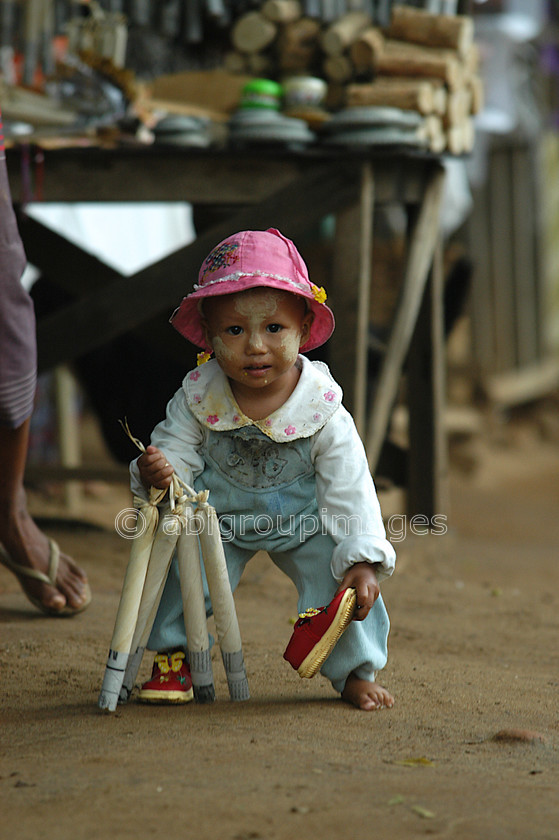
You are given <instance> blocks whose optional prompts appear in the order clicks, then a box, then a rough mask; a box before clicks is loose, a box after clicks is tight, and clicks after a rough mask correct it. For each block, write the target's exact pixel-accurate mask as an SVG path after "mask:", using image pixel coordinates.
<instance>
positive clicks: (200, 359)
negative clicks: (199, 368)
mask: <svg viewBox="0 0 559 840" xmlns="http://www.w3.org/2000/svg"><path fill="white" fill-rule="evenodd" d="M211 357H212V354H211V353H208V352H207V351H206V350H202V351H201V352H200V353H198V355H197V356H196V364H197V365H203V364H205V363H206V362H209V361H210V359H211Z"/></svg>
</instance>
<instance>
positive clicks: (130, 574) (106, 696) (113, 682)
mask: <svg viewBox="0 0 559 840" xmlns="http://www.w3.org/2000/svg"><path fill="white" fill-rule="evenodd" d="M152 491H154V492H151V491H150V501H149V502H148V503H145V502H144V501H143V500H141V499H135V504H136V505H137V507H138V518H137V522H136V530H135V536H134V537H133V541H132V548H131V551H130V560H129V562H128V566H127V567H126V574H125V576H124V584H123V587H122V594H121V596H120V603H119V605H118V611H117V615H116V619H115V626H114V630H113V637H112V640H111V647H110V650H109V656H108V658H107V665H106V668H105V677H104V679H103V685H102V687H101V693H100V695H99V700H98V705H99V708H101V709H106V710H107V711H109V712H114V710H115V709H116V706H117V703H118V697H119V694H120V690H121V687H122V683H123V680H124V675H125V672H126V668H127V665H128V657H129V655H130V649H131V645H132V637H133V635H134V631H135V629H136V621H137V618H138V610H139V607H140V602H141V598H142V592H143V588H144V583H145V579H146V574H147V569H148V563H149V558H150V555H151V548H152V540H153V536H154V534H155V530H156V528H157V522H158V511H157V501H160V500H161V498H162V497H163V493H162V491H160V490H159V491H156V490H155V489H154V488H152Z"/></svg>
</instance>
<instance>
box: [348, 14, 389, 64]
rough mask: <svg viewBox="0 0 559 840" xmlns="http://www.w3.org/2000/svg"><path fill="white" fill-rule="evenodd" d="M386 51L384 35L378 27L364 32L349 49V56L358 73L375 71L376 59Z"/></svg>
mask: <svg viewBox="0 0 559 840" xmlns="http://www.w3.org/2000/svg"><path fill="white" fill-rule="evenodd" d="M383 49H384V35H383V34H382V32H381V30H380V29H379V28H378V27H377V26H369V27H368V28H367V29H365V30H363V32H361V34H360V35H359V36H358V37H357V38H356V40H355V41H354V42H353V43H352V44H351V46H350V48H349V56H350V58H351V61H352V63H353V66H354V67H355V71H356V73H359V74H362V73H367V72H369V71H373V70H374V67H375V57H376V56H377V55H378V54H380V53H381V52H382V51H383Z"/></svg>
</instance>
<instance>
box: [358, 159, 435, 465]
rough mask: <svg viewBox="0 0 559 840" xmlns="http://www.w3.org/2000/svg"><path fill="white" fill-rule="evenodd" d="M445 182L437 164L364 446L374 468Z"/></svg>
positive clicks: (420, 217)
mask: <svg viewBox="0 0 559 840" xmlns="http://www.w3.org/2000/svg"><path fill="white" fill-rule="evenodd" d="M443 185H444V170H443V169H442V168H441V167H437V168H436V169H435V170H434V172H433V174H432V176H431V178H430V180H429V183H428V185H427V188H426V190H425V194H424V197H423V201H422V203H421V205H420V208H419V213H418V216H417V220H416V223H415V225H414V228H413V231H412V236H411V240H410V245H409V251H408V258H407V265H406V270H405V274H404V278H403V282H402V288H401V290H400V298H399V301H398V306H397V308H396V314H395V317H394V323H393V325H392V329H391V333H390V338H389V341H388V346H387V350H386V355H385V358H384V361H383V365H382V368H381V372H380V377H379V382H378V385H377V388H376V392H375V395H374V402H373V408H372V411H371V412H370V416H369V423H368V428H367V436H366V442H365V446H366V449H367V455H368V459H369V465H370V467H371V470H372V471H374V470H375V468H376V465H377V463H378V459H379V455H380V452H381V448H382V444H383V442H384V439H385V436H386V432H387V429H388V424H389V421H390V415H391V413H392V408H393V406H394V401H395V399H396V396H397V392H398V386H399V382H400V375H401V373H402V370H403V367H404V362H405V360H406V356H407V354H408V350H409V347H410V342H411V338H412V335H413V331H414V328H415V325H416V323H417V319H418V316H419V310H420V306H421V301H422V299H423V293H424V290H425V285H426V282H427V277H428V274H429V269H430V266H431V263H432V259H433V253H434V250H435V245H436V242H437V239H438V236H439V214H440V206H441V199H442V192H443Z"/></svg>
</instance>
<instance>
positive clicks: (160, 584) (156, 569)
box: [119, 508, 181, 703]
mask: <svg viewBox="0 0 559 840" xmlns="http://www.w3.org/2000/svg"><path fill="white" fill-rule="evenodd" d="M172 519H173V516H172V514H171V513H170V509H169V508H167V510H166V512H165V513H164V514H163V515H162V516H160V518H159V525H158V527H157V532H156V534H155V537H154V540H153V546H152V550H151V555H150V559H149V566H148V570H147V574H146V579H145V583H144V589H143V592H142V600H141V602H140V606H139V608H138V618H137V620H136V629H135V630H134V636H133V637H132V644H131V646H130V650H131V654H130V656H129V658H128V664H127V666H126V672H125V674H124V679H123V681H122V687H121V690H120V696H119V701H120V702H121V703H126V702H127V701H128V699H129V697H130V694H131V693H132V689H133V688H134V684H135V682H136V677H137V675H138V671H139V669H140V665H141V662H142V658H143V655H144V651H145V648H146V645H147V642H148V639H149V635H150V633H151V629H152V627H153V622H154V621H155V616H156V614H157V610H158V608H159V604H160V602H161V596H162V595H163V590H164V588H165V582H166V580H167V576H168V574H169V568H170V566H171V560H172V559H173V552H174V550H175V547H176V544H177V539H178V536H179V533H180V529H181V524H180V521H177V522H176V523H172V524H174V527H169V526H170V523H171V522H172Z"/></svg>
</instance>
